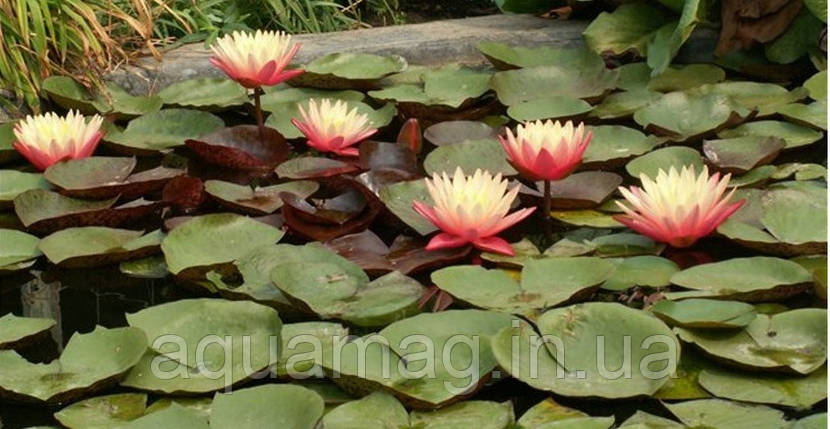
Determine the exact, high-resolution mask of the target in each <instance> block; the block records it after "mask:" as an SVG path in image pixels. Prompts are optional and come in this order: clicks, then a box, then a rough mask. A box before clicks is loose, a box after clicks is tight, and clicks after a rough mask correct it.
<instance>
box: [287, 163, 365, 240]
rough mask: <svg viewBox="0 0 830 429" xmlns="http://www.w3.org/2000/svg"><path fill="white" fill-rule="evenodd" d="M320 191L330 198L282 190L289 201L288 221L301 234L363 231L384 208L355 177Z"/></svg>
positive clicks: (331, 236) (312, 237) (323, 236)
mask: <svg viewBox="0 0 830 429" xmlns="http://www.w3.org/2000/svg"><path fill="white" fill-rule="evenodd" d="M320 194H321V195H322V196H326V195H330V196H331V197H330V198H319V199H314V200H312V201H310V202H309V201H307V200H305V199H303V198H300V197H298V196H297V195H295V194H291V193H287V192H283V193H281V194H280V197H281V198H282V200H283V202H284V203H285V205H284V206H283V207H282V214H283V216H284V217H285V224H286V225H288V227H289V228H290V229H291V230H292V231H293V232H294V233H296V234H297V235H299V236H301V237H303V238H306V239H310V240H317V241H329V240H332V239H334V238H337V237H340V236H343V235H346V234H351V233H355V232H358V231H362V230H364V229H366V228H368V227H369V225H371V224H372V222H373V221H374V219H375V217H376V216H377V215H378V213H379V212H380V209H381V205H380V204H379V202H378V200H377V198H375V196H374V195H373V194H372V193H371V191H369V190H368V189H366V188H365V187H363V186H361V185H360V184H359V183H357V182H356V181H354V180H353V179H346V178H343V179H340V180H336V181H331V182H330V183H327V184H326V188H324V189H323V190H322V191H321V192H320Z"/></svg>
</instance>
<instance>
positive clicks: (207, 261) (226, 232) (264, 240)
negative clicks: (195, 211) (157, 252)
mask: <svg viewBox="0 0 830 429" xmlns="http://www.w3.org/2000/svg"><path fill="white" fill-rule="evenodd" d="M283 234H284V232H283V231H281V230H279V229H277V228H274V227H272V226H269V225H266V224H264V223H261V222H257V221H255V220H253V219H250V218H247V217H243V216H239V215H235V214H209V215H203V216H199V217H195V218H193V219H191V220H188V221H187V222H185V223H183V224H181V225H179V226H178V227H176V228H175V229H173V230H172V231H170V233H169V234H168V235H167V237H165V238H164V241H162V243H161V250H162V251H163V252H164V257H165V260H166V261H167V267H168V269H169V270H170V272H171V273H173V274H176V275H184V276H185V277H190V276H197V277H198V276H199V273H200V272H201V273H203V272H205V271H206V270H208V269H209V267H211V266H214V265H221V264H228V263H231V262H233V261H235V260H237V259H239V258H241V257H243V256H245V255H246V254H247V253H248V252H250V251H251V250H253V249H256V248H257V247H260V246H263V245H266V244H273V243H276V242H277V241H279V239H280V238H282V236H283Z"/></svg>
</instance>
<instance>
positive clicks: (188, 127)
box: [104, 109, 224, 155]
mask: <svg viewBox="0 0 830 429" xmlns="http://www.w3.org/2000/svg"><path fill="white" fill-rule="evenodd" d="M223 126H224V122H222V119H220V118H219V117H218V116H215V115H212V114H210V113H207V112H201V111H198V110H187V109H164V110H161V111H158V112H155V113H150V114H147V115H144V116H141V117H138V118H136V119H133V120H132V121H130V123H129V124H127V128H125V129H124V131H122V132H110V133H108V134H107V135H106V136H105V137H104V140H105V141H107V142H110V143H113V144H115V145H116V146H117V148H118V149H119V150H122V151H124V152H127V153H134V154H136V155H148V154H156V153H158V152H164V151H167V150H169V149H172V148H174V147H177V146H181V145H183V144H184V142H185V140H187V139H196V138H199V137H201V136H203V135H205V134H210V133H212V132H214V131H216V130H218V129H220V128H222V127H223Z"/></svg>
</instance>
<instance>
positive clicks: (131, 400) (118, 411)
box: [55, 393, 147, 429]
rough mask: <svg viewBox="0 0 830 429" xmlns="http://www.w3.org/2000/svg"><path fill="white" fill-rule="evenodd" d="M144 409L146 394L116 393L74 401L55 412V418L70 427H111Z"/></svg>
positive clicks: (135, 416) (122, 422) (104, 428)
mask: <svg viewBox="0 0 830 429" xmlns="http://www.w3.org/2000/svg"><path fill="white" fill-rule="evenodd" d="M146 409H147V395H146V394H144V393H118V394H115V395H106V396H97V397H94V398H89V399H84V400H83V401H79V402H76V403H74V404H72V405H70V406H68V407H66V408H63V409H62V410H60V411H58V412H57V413H55V419H56V420H57V421H59V422H60V424H62V425H64V426H66V427H68V428H70V429H113V428H122V427H124V425H126V424H127V423H129V422H130V421H132V420H135V419H137V418H139V417H142V416H144V413H145V411H146Z"/></svg>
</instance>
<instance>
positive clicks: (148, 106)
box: [42, 76, 162, 117]
mask: <svg viewBox="0 0 830 429" xmlns="http://www.w3.org/2000/svg"><path fill="white" fill-rule="evenodd" d="M42 87H43V90H44V91H45V92H46V93H47V94H48V95H49V98H51V99H52V100H53V101H55V103H57V104H58V105H59V106H61V107H63V108H65V109H67V110H72V109H77V110H80V111H81V112H82V113H84V114H87V115H91V114H94V113H102V114H108V113H117V114H120V115H121V116H124V117H130V116H138V115H143V114H146V113H151V112H155V111H158V110H159V109H160V108H161V105H162V100H161V98H160V97H158V96H134V95H131V94H129V93H128V92H126V91H124V89H122V88H121V87H119V86H117V85H114V84H108V85H107V86H106V88H107V90H108V91H109V94H108V95H102V94H92V93H91V92H90V91H89V90H87V89H86V88H84V86H83V85H81V84H80V83H78V82H77V81H75V80H74V79H72V78H71V77H68V76H50V77H48V78H46V79H45V80H44V81H43V84H42Z"/></svg>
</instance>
